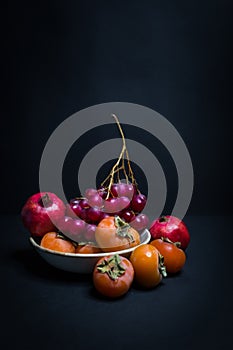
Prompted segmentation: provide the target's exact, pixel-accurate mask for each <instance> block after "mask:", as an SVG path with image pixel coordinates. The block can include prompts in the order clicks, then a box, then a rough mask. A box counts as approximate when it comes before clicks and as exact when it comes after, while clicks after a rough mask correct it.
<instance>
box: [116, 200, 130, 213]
mask: <svg viewBox="0 0 233 350" xmlns="http://www.w3.org/2000/svg"><path fill="white" fill-rule="evenodd" d="M129 206H130V200H129V198H128V197H119V198H118V211H122V210H125V209H128V208H129Z"/></svg>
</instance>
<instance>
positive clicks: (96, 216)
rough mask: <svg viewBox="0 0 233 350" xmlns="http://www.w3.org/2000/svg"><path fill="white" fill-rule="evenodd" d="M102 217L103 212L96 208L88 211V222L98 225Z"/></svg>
mask: <svg viewBox="0 0 233 350" xmlns="http://www.w3.org/2000/svg"><path fill="white" fill-rule="evenodd" d="M102 217H103V212H102V211H101V210H100V209H98V208H95V207H93V208H89V209H87V212H86V219H87V220H88V222H93V223H97V222H99V221H100V220H101V219H102Z"/></svg>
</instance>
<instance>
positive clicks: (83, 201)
mask: <svg viewBox="0 0 233 350" xmlns="http://www.w3.org/2000/svg"><path fill="white" fill-rule="evenodd" d="M79 205H80V207H81V208H82V209H86V208H89V207H90V205H89V203H88V200H87V199H86V198H83V199H81V200H80V201H79Z"/></svg>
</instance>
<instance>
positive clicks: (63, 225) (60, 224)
mask: <svg viewBox="0 0 233 350" xmlns="http://www.w3.org/2000/svg"><path fill="white" fill-rule="evenodd" d="M72 221H73V219H72V218H71V217H70V216H63V217H62V218H60V219H59V220H58V221H57V223H56V226H57V228H58V230H59V231H61V232H62V233H64V234H66V233H67V232H69V225H70V222H72Z"/></svg>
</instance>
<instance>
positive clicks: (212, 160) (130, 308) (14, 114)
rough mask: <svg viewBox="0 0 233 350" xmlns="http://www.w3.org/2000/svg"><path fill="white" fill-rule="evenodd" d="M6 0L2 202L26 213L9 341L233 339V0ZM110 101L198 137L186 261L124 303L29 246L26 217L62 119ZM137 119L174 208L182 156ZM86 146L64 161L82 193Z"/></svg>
mask: <svg viewBox="0 0 233 350" xmlns="http://www.w3.org/2000/svg"><path fill="white" fill-rule="evenodd" d="M5 10H6V11H5V12H3V14H4V22H3V24H4V39H6V40H4V43H5V42H6V51H3V53H6V57H5V55H3V56H4V57H3V58H6V64H5V65H3V71H4V76H5V81H3V82H4V88H5V91H6V97H5V98H4V101H3V104H2V110H1V111H2V113H1V137H0V143H1V144H0V152H1V171H0V177H1V178H0V180H1V195H2V200H1V201H0V213H1V214H3V215H4V214H13V215H5V216H4V217H3V215H2V216H1V230H2V235H3V239H2V241H1V242H2V243H1V244H2V246H1V247H2V248H1V257H2V258H3V259H2V262H1V263H0V275H1V297H0V300H1V302H2V305H1V318H2V321H3V326H4V328H2V330H3V332H2V333H3V334H2V338H1V343H2V344H3V347H4V345H5V348H7V349H13V348H15V347H16V346H18V347H19V346H21V345H22V346H24V347H29V348H33V349H41V348H44V349H51V348H52V347H54V346H55V347H56V348H57V349H62V350H63V349H92V348H99V347H103V346H104V347H106V346H107V347H111V349H119V347H121V348H122V349H129V348H131V347H132V348H134V349H137V348H139V349H140V348H145V349H155V348H161V349H162V348H163V349H166V350H167V349H171V348H173V349H174V350H176V349H179V350H181V349H184V350H186V349H188V350H196V349H202V348H204V349H206V348H211V349H214V350H215V349H219V348H223V349H228V348H230V346H229V345H230V344H232V281H231V275H232V236H231V231H232V223H231V217H230V215H232V206H231V197H232V172H231V168H232V154H231V153H232V101H231V100H232V61H233V54H232V42H233V40H232V39H233V23H232V10H233V2H232V1H231V0H212V1H210V0H209V1H207V0H205V1H184V0H182V1H179V0H176V1H174V0H169V1H156V0H155V1H137V0H134V1H117V2H116V1H114V2H113V1H67V2H65V1H31V2H29V1H20V2H16V1H11V2H8V3H6V5H5ZM111 101H125V102H132V103H137V104H141V105H145V106H147V107H149V108H152V109H154V110H156V111H157V112H159V113H161V114H162V115H163V116H165V117H166V118H167V119H168V120H169V121H170V122H171V123H172V124H173V125H174V126H175V128H176V129H177V130H178V132H179V133H180V135H181V136H182V138H183V140H184V141H185V143H186V145H187V147H188V150H189V152H190V155H191V158H192V162H193V167H194V175H195V187H194V194H193V199H192V202H191V205H190V208H189V210H188V215H187V216H186V217H185V222H186V224H187V226H188V227H189V230H190V235H191V243H190V246H189V248H188V250H187V262H186V265H185V267H184V269H183V272H182V273H181V274H179V275H177V276H175V277H174V278H168V279H166V280H164V281H163V283H162V284H161V285H160V286H159V287H158V288H156V289H155V290H152V291H147V292H146V291H142V290H140V289H138V288H136V287H135V286H133V287H132V288H131V290H130V292H129V293H128V294H127V295H126V296H125V298H122V299H119V300H116V301H114V302H113V301H108V300H105V299H103V298H101V297H99V296H98V295H97V294H96V292H95V291H94V289H93V285H92V283H91V280H90V276H80V275H79V276H77V275H72V274H68V273H65V272H62V271H60V270H56V269H54V268H53V267H52V266H50V265H48V264H46V263H45V262H44V261H43V260H42V259H41V257H40V256H39V255H37V254H36V252H35V251H33V249H32V247H30V246H29V242H28V236H29V234H28V233H27V232H25V229H24V228H23V226H22V222H21V219H20V216H19V213H20V209H21V207H22V205H23V204H24V202H25V200H26V199H27V198H28V197H29V196H30V195H31V194H33V193H35V192H37V191H39V186H38V170H39V163H40V157H41V154H42V151H43V148H44V145H45V143H46V141H47V140H48V138H49V136H50V135H51V133H52V132H53V131H54V129H55V128H56V127H57V126H58V125H59V124H60V123H61V122H62V121H64V120H65V119H66V118H67V117H69V116H70V115H71V114H73V113H75V112H77V111H79V110H81V109H83V108H86V107H89V106H91V105H94V104H98V103H103V102H111ZM106 128H107V129H104V128H102V129H101V130H100V129H98V128H97V130H92V131H90V134H89V138H88V141H87V138H86V139H85V138H83V139H82V140H81V141H80V142H82V146H83V147H84V146H85V147H86V149H88V147H91V146H94V145H95V144H97V143H99V142H100V141H101V140H104V139H105V138H108V137H113V136H116V135H118V132H117V130H116V128H113V127H106ZM124 130H125V132H126V134H127V136H128V137H130V138H133V139H135V140H140V141H141V142H143V143H145V144H146V145H147V146H148V148H150V149H151V151H153V152H154V154H155V155H156V156H157V158H158V160H159V161H160V162H161V164H162V167H163V169H164V172H165V175H166V178H167V180H168V189H169V194H168V202H167V203H166V208H167V211H168V212H169V210H170V209H171V208H172V204H173V202H174V198H175V194H176V190H177V179H176V177H175V176H176V174H175V168H174V164H173V162H172V160H171V159H170V158H169V154H167V153H166V151H165V150H164V148H163V146H162V145H161V144H160V143H159V142H158V141H157V140H155V139H152V138H151V137H150V136H149V135H146V134H145V133H143V131H140V130H137V129H134V128H132V127H131V128H130V127H129V126H127V125H124ZM90 136H91V137H90ZM76 147H77V144H75V145H74V147H73V148H72V149H71V151H70V153H69V154H68V156H67V160H66V164H65V169H64V184H65V189H66V190H67V193H68V194H69V196H71V195H73V194H74V193H73V192H72V191H73V182H74V181H75V179H76V171H77V169H76V168H75V171H74V165H75V166H76V167H77V159H80V154H77V151H76V150H77V149H78V148H76ZM84 153H85V152H84ZM140 179H142V180H143V176H142V174H141V175H140ZM143 186H145V183H143ZM145 190H146V186H145ZM207 215H209V216H207ZM220 215H227V217H226V216H220ZM119 330H120V332H121V333H120V335H118V336H116V332H117V331H119Z"/></svg>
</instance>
